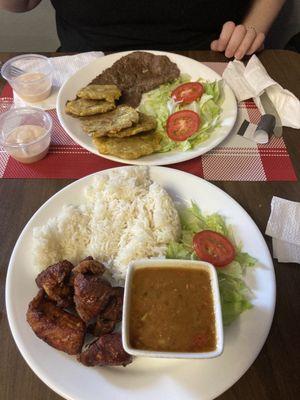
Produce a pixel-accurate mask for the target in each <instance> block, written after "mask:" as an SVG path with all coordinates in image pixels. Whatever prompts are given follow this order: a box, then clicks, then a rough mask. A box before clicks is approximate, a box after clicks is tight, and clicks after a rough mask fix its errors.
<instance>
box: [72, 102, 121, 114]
mask: <svg viewBox="0 0 300 400" xmlns="http://www.w3.org/2000/svg"><path fill="white" fill-rule="evenodd" d="M115 108H116V105H115V103H112V102H109V101H106V100H89V99H76V100H70V101H67V103H66V107H65V111H66V113H67V114H71V115H74V116H76V117H85V116H90V115H95V114H101V113H106V112H108V111H111V110H114V109H115Z"/></svg>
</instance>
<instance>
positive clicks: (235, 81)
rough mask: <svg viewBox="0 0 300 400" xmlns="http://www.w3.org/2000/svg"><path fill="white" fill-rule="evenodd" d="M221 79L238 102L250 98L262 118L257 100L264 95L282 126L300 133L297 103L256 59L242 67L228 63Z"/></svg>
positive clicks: (295, 98) (261, 109)
mask: <svg viewBox="0 0 300 400" xmlns="http://www.w3.org/2000/svg"><path fill="white" fill-rule="evenodd" d="M223 79H224V80H225V81H226V83H227V84H228V85H229V86H230V87H231V89H232V90H233V91H234V93H235V95H236V97H237V99H238V101H243V100H246V99H250V98H253V100H254V102H255V104H256V105H257V107H258V108H259V110H260V112H261V113H262V114H265V111H264V109H263V106H262V104H261V102H260V99H259V96H260V95H262V93H263V92H264V91H266V92H267V95H268V96H269V98H270V100H271V101H272V103H273V104H274V106H275V108H276V110H277V112H278V114H279V116H280V119H281V123H282V125H283V126H289V127H291V128H296V129H300V101H299V99H297V97H296V96H295V95H294V94H293V93H291V92H290V91H288V90H286V89H284V88H283V87H282V86H280V85H279V84H278V83H277V82H275V81H274V80H273V79H272V78H271V77H270V76H269V74H268V73H267V71H266V69H265V67H264V66H263V65H262V63H261V62H260V61H259V59H258V58H257V56H256V55H253V56H252V57H251V58H250V60H249V61H248V64H247V66H246V67H245V66H244V64H243V63H242V62H241V61H237V60H234V61H231V62H230V63H229V64H228V66H227V67H226V69H225V71H224V72H223Z"/></svg>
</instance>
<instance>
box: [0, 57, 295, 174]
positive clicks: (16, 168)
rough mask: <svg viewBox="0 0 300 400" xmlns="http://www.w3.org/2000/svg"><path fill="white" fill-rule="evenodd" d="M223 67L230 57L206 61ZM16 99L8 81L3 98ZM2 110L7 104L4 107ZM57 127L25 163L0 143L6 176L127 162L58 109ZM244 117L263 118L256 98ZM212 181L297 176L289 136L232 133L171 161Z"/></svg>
mask: <svg viewBox="0 0 300 400" xmlns="http://www.w3.org/2000/svg"><path fill="white" fill-rule="evenodd" d="M206 64H207V65H208V66H209V67H210V68H212V69H214V70H216V72H218V73H222V71H223V70H224V68H225V66H226V64H225V63H206ZM4 97H5V98H7V100H8V101H9V100H10V101H13V99H12V91H11V88H10V87H9V86H8V85H7V86H5V88H4V90H3V92H2V98H4ZM0 112H1V110H0ZM49 113H50V115H51V117H52V119H53V132H52V140H51V146H50V150H49V153H48V155H47V156H46V157H45V158H44V159H43V160H40V161H38V162H36V163H33V164H21V163H19V162H17V161H15V160H14V159H13V158H12V157H9V156H8V155H7V154H6V153H5V151H4V149H3V148H1V147H0V178H46V179H49V178H70V179H78V178H81V177H83V176H86V175H88V174H91V173H93V172H97V171H100V170H104V169H107V168H112V167H116V166H120V165H123V164H121V163H116V162H114V161H110V160H107V159H105V158H102V157H100V156H96V155H94V154H92V153H90V152H89V151H88V150H85V149H83V148H82V147H81V146H79V145H78V144H76V143H75V142H74V141H73V140H72V139H71V138H70V137H69V136H68V135H67V133H66V132H65V131H64V129H63V128H62V126H61V125H60V123H59V121H58V118H57V114H56V111H55V110H51V111H49ZM238 113H239V118H240V119H243V118H247V119H248V121H249V122H252V123H257V122H258V120H259V117H260V113H259V111H258V109H257V108H256V106H255V104H254V103H253V102H252V101H246V102H243V103H241V104H240V105H239V110H238ZM170 167H172V168H177V169H180V170H183V171H186V172H190V173H192V174H194V175H197V176H200V177H202V178H205V179H207V180H212V181H296V180H297V177H296V174H295V171H294V168H293V165H292V163H291V159H290V157H289V154H288V152H287V148H286V146H285V143H284V140H283V138H279V139H277V138H274V137H272V139H271V140H270V142H269V143H268V144H266V145H256V144H254V143H253V142H250V141H247V140H246V139H243V138H241V137H239V136H237V135H230V136H229V138H228V139H226V140H225V141H224V142H222V143H221V145H220V146H218V147H216V148H215V149H213V150H211V151H210V152H208V153H206V154H204V155H203V156H200V157H197V158H195V159H192V160H189V161H185V162H182V163H179V164H173V165H170Z"/></svg>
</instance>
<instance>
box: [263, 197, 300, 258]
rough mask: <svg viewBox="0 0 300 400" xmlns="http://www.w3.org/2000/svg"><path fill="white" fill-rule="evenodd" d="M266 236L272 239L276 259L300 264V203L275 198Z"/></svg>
mask: <svg viewBox="0 0 300 400" xmlns="http://www.w3.org/2000/svg"><path fill="white" fill-rule="evenodd" d="M266 235H268V236H271V237H272V242H273V255H274V258H277V259H278V261H279V262H296V263H299V264H300V203H298V202H295V201H290V200H285V199H282V198H280V197H276V196H274V197H273V198H272V202H271V214H270V217H269V221H268V224H267V228H266Z"/></svg>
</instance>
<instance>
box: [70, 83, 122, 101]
mask: <svg viewBox="0 0 300 400" xmlns="http://www.w3.org/2000/svg"><path fill="white" fill-rule="evenodd" d="M77 96H78V97H80V98H83V99H92V100H106V101H109V102H111V103H113V102H114V101H115V100H118V99H119V97H120V96H121V91H120V89H119V88H118V87H117V86H116V85H88V86H86V87H84V88H83V89H80V90H79V91H78V92H77Z"/></svg>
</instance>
